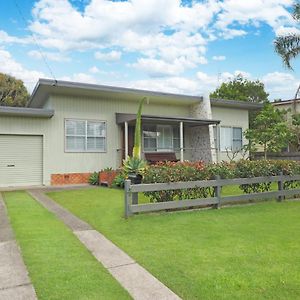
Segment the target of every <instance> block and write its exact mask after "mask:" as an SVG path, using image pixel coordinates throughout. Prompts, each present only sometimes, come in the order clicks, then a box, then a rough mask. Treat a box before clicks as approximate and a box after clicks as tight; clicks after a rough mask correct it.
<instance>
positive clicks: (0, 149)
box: [0, 79, 261, 187]
mask: <svg viewBox="0 0 300 300" xmlns="http://www.w3.org/2000/svg"><path fill="white" fill-rule="evenodd" d="M142 97H147V99H148V100H147V102H146V103H145V105H144V107H143V116H142V127H143V139H142V140H143V153H144V154H145V153H157V152H160V153H170V152H172V153H175V155H176V157H177V158H178V159H179V160H204V161H206V162H216V161H218V160H226V159H227V154H226V149H227V150H229V149H240V148H241V147H242V145H243V144H244V143H247V141H246V140H245V139H244V138H243V134H242V132H243V131H244V130H245V129H247V128H248V112H249V110H252V109H259V108H260V107H261V106H260V105H258V104H253V103H247V102H241V101H229V100H209V99H208V98H207V97H199V96H188V95H178V94H171V93H161V92H152V91H146V90H136V89H129V88H119V87H111V86H103V85H94V84H85V83H75V82H67V81H53V80H48V79H40V80H39V81H38V83H37V85H36V87H35V89H34V91H33V93H32V96H31V99H30V102H29V103H28V106H27V107H25V108H17V107H3V106H2V107H1V106H0V186H1V187H7V186H22V185H42V184H43V185H58V184H77V183H84V182H87V179H88V177H89V175H90V173H91V172H93V171H99V170H100V169H102V168H105V167H112V168H118V167H120V166H121V163H122V159H123V158H124V157H126V156H127V155H130V154H131V152H132V148H133V138H134V125H135V119H136V111H137V107H138V102H139V101H140V99H141V98H142Z"/></svg>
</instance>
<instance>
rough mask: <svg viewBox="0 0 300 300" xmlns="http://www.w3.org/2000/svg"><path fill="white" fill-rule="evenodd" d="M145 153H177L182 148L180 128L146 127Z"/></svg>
mask: <svg viewBox="0 0 300 300" xmlns="http://www.w3.org/2000/svg"><path fill="white" fill-rule="evenodd" d="M143 143H144V151H146V152H156V151H158V152H159V151H176V150H178V149H179V148H180V133H179V126H172V125H160V124H158V125H150V124H149V125H144V126H143Z"/></svg>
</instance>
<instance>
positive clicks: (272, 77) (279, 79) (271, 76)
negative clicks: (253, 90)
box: [261, 71, 300, 99]
mask: <svg viewBox="0 0 300 300" xmlns="http://www.w3.org/2000/svg"><path fill="white" fill-rule="evenodd" d="M261 80H262V82H263V83H264V84H265V88H266V90H267V91H268V92H269V93H270V94H271V97H270V99H276V98H283V99H290V98H292V97H294V95H295V93H296V90H297V88H298V86H299V84H300V79H299V78H296V77H295V76H294V75H293V74H291V73H286V72H278V71H277V72H271V73H267V74H265V75H264V76H263V77H262V78H261Z"/></svg>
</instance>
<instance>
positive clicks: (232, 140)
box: [214, 126, 243, 151]
mask: <svg viewBox="0 0 300 300" xmlns="http://www.w3.org/2000/svg"><path fill="white" fill-rule="evenodd" d="M218 133H219V134H218V136H219V137H218V141H217V127H216V126H215V127H214V139H215V144H216V145H217V142H218V146H219V148H220V150H221V151H226V150H230V151H238V150H241V149H242V146H243V130H242V128H241V127H229V126H228V127H226V126H221V127H219V132H218Z"/></svg>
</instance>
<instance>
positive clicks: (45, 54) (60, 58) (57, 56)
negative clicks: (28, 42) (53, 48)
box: [27, 50, 71, 62]
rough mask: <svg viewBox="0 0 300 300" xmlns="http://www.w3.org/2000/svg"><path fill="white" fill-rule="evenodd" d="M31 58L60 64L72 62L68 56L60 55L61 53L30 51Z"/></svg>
mask: <svg viewBox="0 0 300 300" xmlns="http://www.w3.org/2000/svg"><path fill="white" fill-rule="evenodd" d="M27 54H28V55H29V56H30V57H33V58H35V59H43V58H45V59H48V60H52V61H58V62H68V61H71V58H70V57H67V56H66V55H64V54H62V53H59V52H46V51H42V52H41V51H37V50H30V51H29V52H28V53H27Z"/></svg>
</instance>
